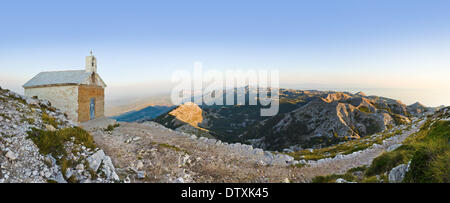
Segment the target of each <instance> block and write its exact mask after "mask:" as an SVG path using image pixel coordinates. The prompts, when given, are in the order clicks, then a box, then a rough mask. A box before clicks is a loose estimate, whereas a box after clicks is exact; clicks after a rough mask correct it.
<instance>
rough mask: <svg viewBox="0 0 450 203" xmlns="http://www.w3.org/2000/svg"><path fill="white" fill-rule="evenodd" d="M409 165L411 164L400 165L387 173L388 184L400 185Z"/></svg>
mask: <svg viewBox="0 0 450 203" xmlns="http://www.w3.org/2000/svg"><path fill="white" fill-rule="evenodd" d="M410 163H411V162H409V163H408V164H400V165H398V166H396V167H394V168H393V169H392V170H391V171H390V172H389V182H390V183H401V182H402V181H403V179H404V178H405V174H406V172H408V170H409V165H410Z"/></svg>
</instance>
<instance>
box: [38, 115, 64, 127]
mask: <svg viewBox="0 0 450 203" xmlns="http://www.w3.org/2000/svg"><path fill="white" fill-rule="evenodd" d="M42 121H43V122H44V123H45V124H48V125H52V126H53V127H55V128H58V126H59V125H61V123H60V122H58V121H56V119H55V118H54V117H53V116H50V115H48V114H47V113H45V112H43V113H42Z"/></svg>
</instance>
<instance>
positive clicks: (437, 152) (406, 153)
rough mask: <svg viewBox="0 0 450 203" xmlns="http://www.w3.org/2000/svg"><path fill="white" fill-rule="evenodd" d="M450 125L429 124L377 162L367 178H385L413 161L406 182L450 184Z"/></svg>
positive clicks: (370, 169)
mask: <svg viewBox="0 0 450 203" xmlns="http://www.w3.org/2000/svg"><path fill="white" fill-rule="evenodd" d="M449 141H450V122H449V121H431V119H429V120H428V121H426V123H425V124H424V126H423V127H422V128H421V130H420V131H419V132H418V133H416V134H415V135H412V136H410V137H408V138H407V139H406V140H405V141H404V142H403V145H402V146H401V147H399V148H397V149H396V150H394V151H391V152H385V153H383V154H382V155H380V156H379V157H377V158H375V159H374V161H373V162H372V165H371V166H370V167H369V168H368V169H367V171H366V175H375V174H384V173H385V172H388V171H389V170H391V169H392V168H394V167H396V166H398V165H400V164H405V163H407V162H408V161H409V160H411V165H410V170H409V171H408V172H407V173H406V176H405V179H404V180H403V181H404V182H409V183H430V182H433V183H434V182H450V145H449Z"/></svg>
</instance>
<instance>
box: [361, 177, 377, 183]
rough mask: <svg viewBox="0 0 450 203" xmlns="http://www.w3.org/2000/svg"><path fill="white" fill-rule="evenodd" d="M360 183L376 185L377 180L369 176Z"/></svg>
mask: <svg viewBox="0 0 450 203" xmlns="http://www.w3.org/2000/svg"><path fill="white" fill-rule="evenodd" d="M361 182H362V183H378V182H379V181H378V178H377V177H376V176H369V177H366V178H364V179H363V180H362V181H361Z"/></svg>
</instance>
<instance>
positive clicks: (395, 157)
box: [366, 148, 412, 176]
mask: <svg viewBox="0 0 450 203" xmlns="http://www.w3.org/2000/svg"><path fill="white" fill-rule="evenodd" d="M411 155H412V152H411V151H409V150H402V149H400V148H398V149H396V150H394V151H392V152H388V153H383V154H382V155H380V156H379V157H377V158H375V159H374V160H373V162H372V165H370V167H369V168H368V169H367V171H366V175H368V176H373V175H377V174H383V173H384V172H387V171H389V170H391V169H392V168H394V167H396V166H398V165H400V164H404V163H408V161H409V160H410V159H411Z"/></svg>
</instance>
